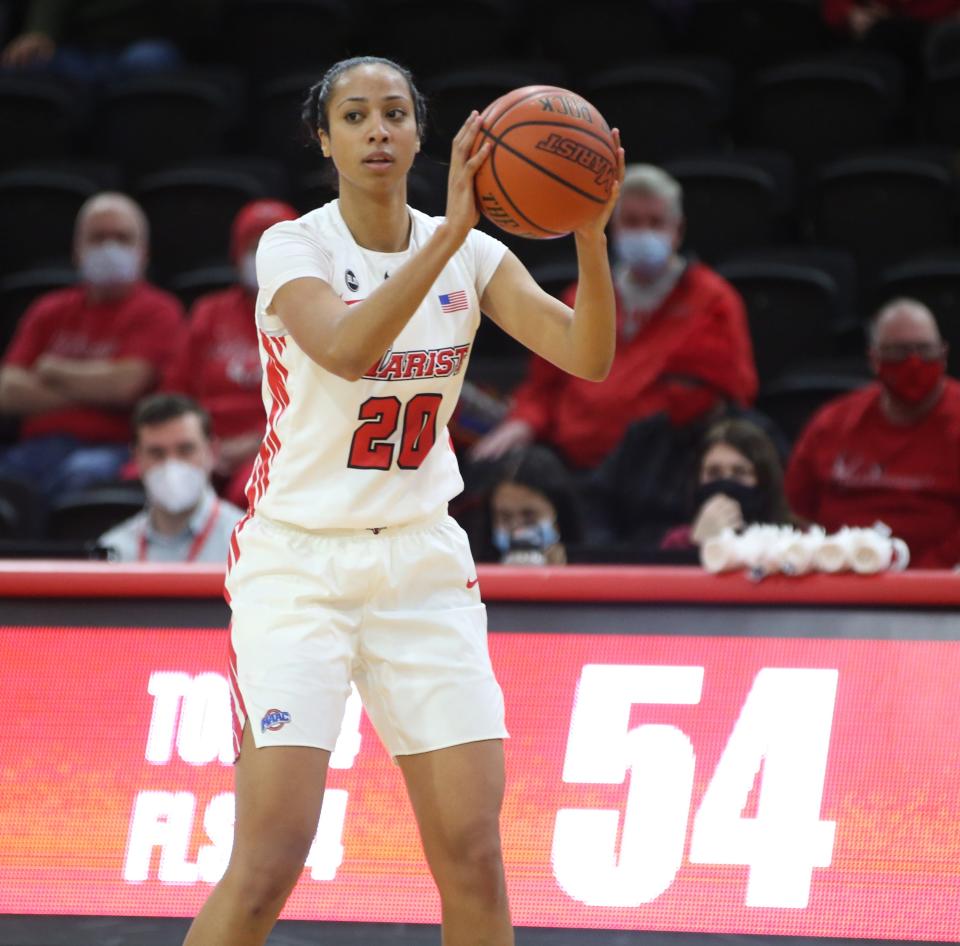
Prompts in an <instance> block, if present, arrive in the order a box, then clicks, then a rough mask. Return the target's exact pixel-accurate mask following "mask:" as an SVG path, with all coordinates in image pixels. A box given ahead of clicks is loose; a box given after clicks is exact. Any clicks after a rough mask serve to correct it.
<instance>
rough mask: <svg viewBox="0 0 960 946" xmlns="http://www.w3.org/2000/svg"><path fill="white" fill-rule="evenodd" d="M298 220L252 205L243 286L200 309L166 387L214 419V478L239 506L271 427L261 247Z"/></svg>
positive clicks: (236, 250) (236, 258)
mask: <svg viewBox="0 0 960 946" xmlns="http://www.w3.org/2000/svg"><path fill="white" fill-rule="evenodd" d="M298 216H299V215H298V214H297V212H296V210H294V209H293V207H291V206H289V205H288V204H284V203H281V202H280V201H277V200H256V201H253V202H252V203H249V204H247V205H246V206H245V207H244V208H243V209H242V210H241V211H240V212H239V213H238V214H237V216H236V218H235V219H234V221H233V230H232V233H231V238H230V254H231V257H232V259H233V262H234V265H235V266H236V267H237V280H238V281H237V284H236V285H235V286H232V287H230V288H229V289H224V290H222V291H220V292H211V293H209V294H208V295H205V296H201V297H200V298H199V299H197V301H196V302H195V303H194V305H193V309H192V311H191V314H190V319H189V328H188V331H187V333H186V335H185V336H184V337H183V339H182V341H181V344H180V348H179V351H178V352H177V354H176V355H175V356H174V358H173V361H172V363H171V366H170V370H169V371H168V373H167V376H166V378H165V379H164V383H163V387H164V389H165V390H169V391H181V392H183V393H184V394H189V395H190V396H191V397H193V398H194V399H196V400H197V401H199V402H200V403H201V404H202V405H203V407H204V408H205V409H206V410H207V411H208V413H209V414H210V416H211V417H212V418H213V432H214V435H215V436H216V438H217V441H218V444H219V450H218V457H217V465H216V468H215V473H216V475H217V477H218V479H219V480H221V481H222V482H223V483H224V486H223V489H222V493H223V495H224V496H225V497H226V498H227V499H229V500H230V501H231V502H233V503H236V504H237V505H238V506H245V505H246V500H245V499H244V493H243V491H244V487H245V486H246V482H247V479H248V478H249V476H250V472H251V471H252V469H253V460H254V457H255V455H256V452H257V450H258V449H259V448H260V442H261V440H263V433H264V425H265V415H264V407H263V395H262V394H261V392H260V382H261V378H262V376H263V372H262V370H261V367H260V351H259V347H258V344H257V324H256V316H255V314H254V302H255V301H256V298H257V267H256V252H257V244H258V243H259V242H260V237H261V235H262V234H263V231H264V230H266V229H267V227H272V226H273V225H274V224H275V223H279V222H280V221H281V220H296V218H297V217H298Z"/></svg>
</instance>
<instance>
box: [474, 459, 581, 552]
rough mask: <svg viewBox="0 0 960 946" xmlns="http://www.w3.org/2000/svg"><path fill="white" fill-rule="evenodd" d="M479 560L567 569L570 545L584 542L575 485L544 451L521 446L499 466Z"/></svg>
mask: <svg viewBox="0 0 960 946" xmlns="http://www.w3.org/2000/svg"><path fill="white" fill-rule="evenodd" d="M486 497H487V498H486V501H485V504H484V505H485V509H484V513H485V514H484V516H483V517H482V520H481V523H482V524H481V526H480V527H479V535H478V536H475V538H474V543H473V544H474V547H475V548H474V552H475V557H476V558H478V559H479V560H481V561H498V562H502V563H503V564H513V565H521V564H522V565H565V564H566V561H567V551H566V545H567V544H570V543H574V544H576V543H579V542H581V541H582V538H583V525H582V519H581V511H580V505H579V499H578V497H577V493H576V489H575V487H574V483H573V481H572V479H571V477H570V474H569V472H568V471H567V469H566V468H565V467H564V465H563V463H562V462H561V461H560V460H559V459H558V458H557V457H556V455H555V454H553V453H552V452H551V451H550V450H547V449H546V448H545V447H541V446H538V445H536V444H534V445H530V446H526V447H519V448H516V449H514V450H511V451H510V452H509V453H507V454H506V455H504V456H503V457H502V458H501V459H500V461H499V462H498V463H497V464H496V465H495V467H494V468H493V470H492V475H491V477H490V487H489V489H488V491H487V492H486Z"/></svg>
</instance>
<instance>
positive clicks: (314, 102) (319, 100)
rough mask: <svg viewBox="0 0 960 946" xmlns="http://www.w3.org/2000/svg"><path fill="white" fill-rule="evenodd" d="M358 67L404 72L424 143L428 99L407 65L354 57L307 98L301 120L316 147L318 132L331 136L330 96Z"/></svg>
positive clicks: (334, 67)
mask: <svg viewBox="0 0 960 946" xmlns="http://www.w3.org/2000/svg"><path fill="white" fill-rule="evenodd" d="M357 66H387V67H389V68H390V69H393V70H394V71H395V72H398V73H400V75H402V76H403V78H404V79H406V81H407V87H408V88H409V90H410V98H411V99H412V100H413V117H414V121H416V123H417V134H418V135H419V136H420V140H421V141H423V136H424V132H425V131H426V127H427V100H426V99H425V98H424V96H423V95H422V93H421V92H420V90H419V89H418V88H417V84H416V83H415V82H414V81H413V73H412V72H410V70H409V69H407V68H406V67H405V66H401V65H400V64H399V63H397V62H394V61H393V60H392V59H386V58H384V57H383V56H354V57H353V58H351V59H341V60H340V62H336V63H334V64H333V65H332V66H331V67H330V68H329V69H328V70H327V71H326V72H325V73H324V74H323V78H322V79H321V80H320V81H319V82H317V83H315V84H314V85H313V86H311V88H310V91H309V92H308V93H307V97H306V98H305V99H304V102H303V107H302V109H301V111H300V118H301V121H302V124H303V131H304V133H305V134H306V135H307V136H308V138H309V139H310V140H311V141H312V142H313V144H314V145H316V146H318V147H319V141H318V140H317V131H318V130H321V129H322V130H323V131H325V132H326V133H327V134H330V115H329V107H330V93H331V92H333V87H334V86H335V85H336V83H337V80H338V79H339V78H340V77H341V76H342V75H344V74H345V73H347V72H349V71H350V70H351V69H355V68H356V67H357Z"/></svg>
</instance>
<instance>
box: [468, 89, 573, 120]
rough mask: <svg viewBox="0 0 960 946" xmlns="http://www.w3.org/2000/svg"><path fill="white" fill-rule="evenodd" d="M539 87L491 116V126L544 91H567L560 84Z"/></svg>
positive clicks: (494, 103) (493, 103)
mask: <svg viewBox="0 0 960 946" xmlns="http://www.w3.org/2000/svg"><path fill="white" fill-rule="evenodd" d="M537 88H538V89H540V91H539V92H530V93H528V94H527V95H525V96H524V97H523V98H522V99H518V100H517V101H516V102H511V103H510V104H509V105H508V106H507V107H506V108H504V110H503V111H502V112H500V114H499V115H497V117H496V118H491V119H490V121H489V124H490V127H491V128H492V127H493V126H494V125H496V123H497V122H498V121H500V119H501V118H503V116H504V115H506V114H507V113H508V112H509V111H510V110H511V109H513V108H516V107H517V106H518V105H523V103H524V102H529V101H530V99H535V98H537V97H538V96H541V95H543V93H544V92H545V91H546V90H547V89H557V90H558V91H561V92H565V91H566V89H559V87H558V86H555V85H540V86H537ZM509 94H510V93H509V92H508V93H507V95H509ZM570 94H571V95H573V94H575V93H570ZM501 98H504V96H501ZM577 98H580V96H577ZM497 101H500V99H497ZM490 104H491V105H496V104H497V103H496V102H491V103H490ZM480 117H481V118H483V116H482V115H481V116H480ZM481 130H483V126H482V125H481Z"/></svg>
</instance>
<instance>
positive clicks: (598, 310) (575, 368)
mask: <svg viewBox="0 0 960 946" xmlns="http://www.w3.org/2000/svg"><path fill="white" fill-rule="evenodd" d="M613 135H614V140H615V142H616V148H617V179H616V181H615V182H614V184H613V187H612V188H611V190H610V198H609V200H608V201H607V204H606V206H605V207H604V211H603V213H602V214H600V215H599V216H598V217H596V218H594V219H593V220H591V221H590V223H588V224H585V225H584V226H583V227H582V228H580V229H579V230H577V231H575V232H574V239H575V240H576V245H577V264H578V267H579V274H578V283H579V285H578V288H577V299H576V303H575V305H574V307H573V308H572V309H571V308H570V307H569V306H567V305H565V304H564V303H562V302H561V301H560V300H559V299H555V298H554V297H553V296H551V295H550V294H549V293H547V292H546V291H544V290H543V289H541V288H540V286H538V285H537V283H536V282H534V280H533V277H532V276H531V275H530V273H528V272H527V270H526V267H525V266H524V265H523V264H522V263H521V262H520V260H518V259H517V257H516V256H515V255H514V254H513V253H510V252H508V253H507V254H506V255H505V256H504V258H503V261H502V262H501V263H500V266H499V267H498V268H497V271H496V272H495V273H494V274H493V277H492V278H491V280H490V282H489V283H488V284H487V288H486V291H485V292H484V294H483V298H482V299H481V300H480V308H481V309H482V310H483V311H484V312H485V313H486V314H487V315H488V316H489V317H490V318H491V319H493V321H494V322H496V323H497V325H499V326H500V328H502V329H503V330H504V331H505V332H507V333H508V334H510V335H512V336H513V337H514V338H515V339H517V341H519V342H520V343H521V344H522V345H525V346H526V347H527V348H529V349H530V350H531V351H533V352H536V354H538V355H540V356H541V357H542V358H546V359H547V361H550V362H552V363H553V364H555V365H556V366H557V367H558V368H562V369H563V370H564V371H567V372H569V373H570V374H573V375H577V376H578V377H581V378H586V379H588V380H591V381H602V380H603V379H604V378H605V377H606V376H607V373H608V372H609V370H610V365H611V364H612V363H613V354H614V347H615V342H616V299H615V296H614V291H613V279H612V277H611V274H610V264H609V260H608V257H607V238H606V236H605V228H606V225H607V222H608V221H609V219H610V215H611V214H612V213H613V210H614V207H615V206H616V203H617V200H618V198H619V196H620V182H621V181H622V180H623V174H624V167H625V163H624V153H623V148H622V147H620V133H619V131H617V130H616V129H614V131H613Z"/></svg>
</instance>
